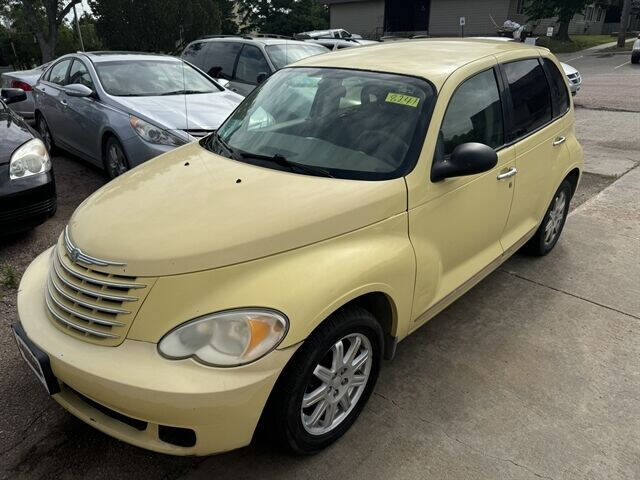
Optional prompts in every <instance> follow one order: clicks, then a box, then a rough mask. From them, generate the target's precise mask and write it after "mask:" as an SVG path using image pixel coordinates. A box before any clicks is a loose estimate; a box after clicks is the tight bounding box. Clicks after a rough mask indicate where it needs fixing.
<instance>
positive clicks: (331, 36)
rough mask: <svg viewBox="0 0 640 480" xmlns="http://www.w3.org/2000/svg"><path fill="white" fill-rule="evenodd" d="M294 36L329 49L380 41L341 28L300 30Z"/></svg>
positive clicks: (360, 45) (340, 48) (359, 45)
mask: <svg viewBox="0 0 640 480" xmlns="http://www.w3.org/2000/svg"><path fill="white" fill-rule="evenodd" d="M296 38H297V39H299V40H304V41H306V42H309V43H317V44H318V45H322V46H324V47H326V48H328V49H329V50H342V49H343V48H351V47H362V46H364V45H374V44H376V43H380V42H377V41H375V40H364V39H363V38H362V37H361V36H360V35H352V34H351V33H349V32H347V31H346V30H344V29H342V28H334V29H331V30H313V31H311V32H302V33H299V34H297V35H296Z"/></svg>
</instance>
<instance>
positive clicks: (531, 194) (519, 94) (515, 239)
mask: <svg viewBox="0 0 640 480" xmlns="http://www.w3.org/2000/svg"><path fill="white" fill-rule="evenodd" d="M552 65H553V63H552ZM554 68H555V65H554ZM502 70H503V77H504V79H505V84H506V85H507V86H508V90H509V94H510V95H509V96H510V98H511V100H510V101H511V103H512V105H513V108H512V111H513V122H512V123H513V125H512V129H513V131H512V133H511V139H512V140H513V141H515V142H516V168H517V169H518V175H517V177H516V178H515V193H514V199H513V206H512V208H511V214H510V215H509V221H508V223H507V227H506V228H505V231H504V234H503V237H502V244H503V247H504V249H505V250H508V249H511V248H512V247H517V246H519V245H520V244H521V243H522V240H523V239H525V238H526V237H527V236H529V235H531V234H533V233H534V232H535V230H536V229H537V227H538V225H539V223H540V222H541V220H542V217H543V216H544V214H545V212H546V210H547V208H548V206H549V202H550V201H551V198H552V197H553V194H554V193H555V192H554V191H555V188H556V186H557V184H558V183H559V182H560V175H562V173H563V172H562V166H563V165H564V163H563V162H562V160H561V159H562V157H563V156H566V155H569V151H568V149H567V146H566V144H565V142H564V140H565V139H566V138H567V137H568V135H569V132H567V128H569V127H568V125H569V124H568V123H567V122H566V121H565V120H566V119H567V117H566V115H565V114H566V113H567V111H568V110H569V98H568V93H567V89H566V84H565V82H564V79H563V78H560V82H562V83H561V86H562V88H564V96H563V95H562V94H563V90H562V89H559V88H558V87H559V86H560V85H558V86H556V88H554V89H553V96H552V89H551V86H550V83H549V79H551V80H552V79H553V78H552V77H550V76H549V73H545V68H543V63H542V59H540V58H530V59H525V60H518V61H513V62H507V63H504V64H503V65H502ZM556 71H557V69H556ZM558 75H559V73H558ZM556 80H557V79H556ZM552 100H553V101H552Z"/></svg>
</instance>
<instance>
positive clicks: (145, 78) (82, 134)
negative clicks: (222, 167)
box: [34, 52, 242, 178]
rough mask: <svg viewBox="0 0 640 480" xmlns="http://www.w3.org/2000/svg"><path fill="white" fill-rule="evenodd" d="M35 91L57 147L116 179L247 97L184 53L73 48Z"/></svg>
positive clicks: (200, 131)
mask: <svg viewBox="0 0 640 480" xmlns="http://www.w3.org/2000/svg"><path fill="white" fill-rule="evenodd" d="M34 93H35V118H36V124H37V127H38V130H39V131H40V133H41V135H42V138H43V140H44V142H45V144H46V145H47V148H48V149H49V151H51V150H52V149H54V148H55V147H61V148H64V149H65V150H68V151H70V152H72V153H74V154H76V155H78V156H79V157H81V158H84V159H86V160H88V161H89V162H91V163H93V164H95V165H96V166H99V167H104V169H105V171H106V172H107V174H108V176H109V177H110V178H114V177H116V176H118V175H121V174H122V173H124V172H126V171H127V170H129V169H130V168H133V167H135V166H136V165H139V164H141V163H143V162H145V161H147V160H149V159H150V158H153V157H155V156H157V155H160V154H161V153H165V152H168V151H169V150H171V149H173V148H175V147H177V146H180V145H184V144H185V143H188V142H190V141H193V140H195V139H197V138H201V137H203V136H204V135H208V134H209V133H211V132H212V131H214V130H215V129H217V128H218V126H219V125H220V124H221V123H222V121H223V120H224V119H225V118H227V116H228V115H229V114H230V113H231V112H232V111H233V110H234V109H235V108H236V106H237V105H238V104H239V103H240V101H241V100H242V97H241V96H240V95H237V94H235V93H233V92H231V91H228V90H227V89H225V88H224V87H222V86H221V85H219V84H218V83H216V82H215V81H214V80H212V79H211V78H209V77H208V76H207V75H205V74H204V73H203V72H201V71H199V70H198V69H196V68H194V67H193V66H191V65H189V64H188V63H186V62H184V61H183V60H181V59H179V58H175V57H169V56H165V55H153V54H140V53H128V52H93V53H76V54H72V55H65V56H63V57H61V58H59V59H58V60H56V62H55V63H53V64H52V65H51V67H50V68H49V69H48V70H47V71H46V72H45V73H44V74H43V75H42V77H41V78H40V80H39V81H38V83H37V84H36V86H35V88H34Z"/></svg>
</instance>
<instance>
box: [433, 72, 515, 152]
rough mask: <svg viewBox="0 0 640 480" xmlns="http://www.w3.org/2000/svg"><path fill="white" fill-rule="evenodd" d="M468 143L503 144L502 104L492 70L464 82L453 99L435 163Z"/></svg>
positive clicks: (446, 117) (446, 114) (440, 136)
mask: <svg viewBox="0 0 640 480" xmlns="http://www.w3.org/2000/svg"><path fill="white" fill-rule="evenodd" d="M467 142H479V143H484V144H485V145H488V146H490V147H492V148H497V147H500V146H501V145H502V144H503V143H504V124H503V117H502V102H501V101H500V93H499V91H498V84H497V82H496V77H495V74H494V71H493V69H491V70H487V71H485V72H482V73H479V74H477V75H475V76H473V77H471V78H470V79H468V80H465V81H464V83H462V84H461V85H460V86H459V87H458V89H457V90H456V91H455V93H454V94H453V96H452V97H451V100H450V101H449V106H448V107H447V112H446V113H445V116H444V119H443V121H442V126H441V127H440V135H439V137H438V145H437V148H436V161H437V160H441V159H442V158H443V157H444V156H446V155H450V154H451V153H452V152H453V150H454V149H455V148H456V147H457V146H458V145H461V144H463V143H467Z"/></svg>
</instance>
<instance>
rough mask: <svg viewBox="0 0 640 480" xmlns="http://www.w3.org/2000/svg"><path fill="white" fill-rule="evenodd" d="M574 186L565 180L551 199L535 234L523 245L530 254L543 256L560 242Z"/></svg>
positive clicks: (524, 249)
mask: <svg viewBox="0 0 640 480" xmlns="http://www.w3.org/2000/svg"><path fill="white" fill-rule="evenodd" d="M572 194H573V188H572V186H571V183H569V181H567V180H564V181H563V182H562V183H561V184H560V187H559V188H558V190H557V191H556V194H555V195H554V196H553V200H551V205H549V208H548V209H547V213H546V214H545V216H544V218H543V219H542V223H541V224H540V226H539V227H538V230H537V231H536V233H535V235H534V236H533V237H532V238H531V240H529V241H528V242H527V243H526V244H525V246H524V247H523V251H524V252H525V253H528V254H529V255H534V256H537V257H542V256H544V255H546V254H547V253H549V252H550V251H551V250H553V247H555V246H556V243H558V239H559V238H560V234H561V233H562V229H563V228H564V224H565V222H566V220H567V215H568V214H569V204H570V202H571V197H572Z"/></svg>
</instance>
